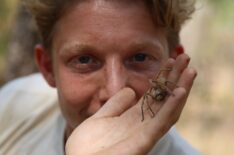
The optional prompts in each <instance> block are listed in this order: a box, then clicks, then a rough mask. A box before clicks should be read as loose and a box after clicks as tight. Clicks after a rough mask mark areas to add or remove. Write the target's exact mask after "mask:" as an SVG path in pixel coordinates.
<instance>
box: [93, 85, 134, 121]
mask: <svg viewBox="0 0 234 155" xmlns="http://www.w3.org/2000/svg"><path fill="white" fill-rule="evenodd" d="M135 97H136V94H135V92H134V91H133V90H132V89H130V88H124V89H122V90H120V91H119V92H118V93H117V94H115V95H114V96H112V97H111V98H110V99H109V100H108V101H107V102H106V103H105V104H104V105H103V106H102V107H101V109H99V110H98V112H97V113H96V114H94V115H93V117H114V116H119V115H121V114H122V113H123V112H124V111H126V110H127V109H128V108H129V107H131V106H132V105H133V102H134V101H135V99H136V98H135ZM135 102H136V101H135Z"/></svg>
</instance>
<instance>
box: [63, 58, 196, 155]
mask: <svg viewBox="0 0 234 155" xmlns="http://www.w3.org/2000/svg"><path fill="white" fill-rule="evenodd" d="M188 63H189V57H188V56H187V55H186V54H182V55H180V56H178V57H177V59H176V60H174V59H169V60H168V62H167V63H166V64H165V66H164V67H172V70H171V71H169V72H168V73H164V74H163V75H162V76H163V77H164V78H166V79H167V80H168V81H170V82H172V83H175V84H176V85H177V86H178V87H176V88H174V90H173V92H172V93H173V95H170V96H169V97H168V99H166V101H165V103H163V104H162V103H156V102H155V101H154V103H152V104H150V107H151V108H152V110H153V111H154V113H155V117H151V116H150V115H149V114H148V112H147V111H146V110H144V116H145V117H144V121H141V119H142V113H141V105H142V101H143V99H140V101H138V102H137V104H135V103H136V101H135V100H136V99H135V92H134V91H133V90H132V89H130V88H124V89H122V90H121V91H120V92H118V93H117V94H116V95H114V96H113V97H112V98H110V99H109V100H108V101H107V103H106V104H104V105H103V107H102V108H101V109H100V110H99V111H98V112H97V113H96V114H95V115H93V116H92V117H90V118H88V119H87V120H85V121H84V122H83V123H82V124H81V125H79V126H78V127H77V128H76V129H75V130H74V131H73V133H72V134H71V136H70V137H69V139H68V141H67V144H66V154H67V155H91V154H92V155H93V154H101V155H103V154H108V155H111V154H123V155H125V154H126V155H138V154H147V153H148V152H150V150H151V149H152V147H153V146H154V145H155V143H156V142H157V141H158V140H159V139H160V138H161V137H162V136H163V135H164V134H165V133H166V132H167V131H168V130H169V129H170V128H171V127H172V126H173V125H174V124H175V123H176V122H177V120H178V119H179V117H180V114H181V112H182V110H183V107H184V105H185V103H186V100H187V97H188V95H189V92H190V89H191V87H192V85H193V81H194V79H195V77H196V71H195V70H194V69H192V68H188Z"/></svg>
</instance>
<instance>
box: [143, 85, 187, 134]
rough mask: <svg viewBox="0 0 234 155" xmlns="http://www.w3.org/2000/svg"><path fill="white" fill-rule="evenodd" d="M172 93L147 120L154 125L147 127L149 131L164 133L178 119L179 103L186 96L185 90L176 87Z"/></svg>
mask: <svg viewBox="0 0 234 155" xmlns="http://www.w3.org/2000/svg"><path fill="white" fill-rule="evenodd" d="M173 93H174V95H173V96H170V97H169V98H168V100H167V101H166V102H165V104H163V105H162V107H161V108H160V110H159V111H158V113H157V114H156V116H155V117H154V118H152V119H149V120H147V121H148V122H151V123H149V124H152V125H153V126H154V127H152V126H151V127H149V128H150V130H152V131H151V132H155V130H156V131H157V132H158V133H161V134H165V133H166V132H167V131H168V130H169V129H170V128H171V127H172V126H173V125H174V124H175V122H176V121H177V120H178V119H179V116H180V110H178V108H181V107H182V106H180V105H181V104H183V101H184V98H185V97H186V90H185V89H184V88H182V87H178V88H176V89H174V91H173Z"/></svg>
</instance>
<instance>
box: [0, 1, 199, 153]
mask: <svg viewBox="0 0 234 155" xmlns="http://www.w3.org/2000/svg"><path fill="white" fill-rule="evenodd" d="M27 4H28V7H29V8H30V10H31V12H32V14H33V15H34V16H35V19H36V22H37V25H38V28H39V32H40V34H41V36H42V40H43V43H42V44H40V45H37V46H36V48H35V57H36V62H37V64H38V67H39V69H40V71H41V73H42V75H43V77H44V78H45V80H46V81H47V83H48V84H49V85H50V86H51V87H55V88H57V94H58V102H59V107H60V109H61V113H60V111H59V110H58V108H57V107H56V105H57V104H56V95H55V94H54V93H55V92H54V90H49V88H47V86H46V85H45V84H44V83H43V80H42V78H41V77H40V75H34V76H31V77H27V78H24V79H21V80H20V81H19V80H18V81H16V82H14V83H13V84H9V85H8V86H6V87H5V88H3V90H2V92H1V98H3V96H6V94H9V92H11V91H12V89H14V91H15V89H16V88H15V87H17V91H15V93H12V94H13V96H10V97H7V99H5V101H4V103H3V105H1V107H3V108H2V109H3V110H2V111H1V113H0V114H1V116H3V117H1V118H3V121H4V123H3V124H4V125H3V127H2V128H1V130H0V132H1V133H3V135H4V136H3V137H1V142H0V145H1V146H2V147H1V148H2V149H1V151H2V152H3V153H4V154H16V153H17V154H33V155H34V154H35V155H37V154H51V155H53V154H56V155H57V154H64V150H63V149H64V147H65V144H66V149H65V150H66V154H67V155H79V154H85V155H89V154H121V155H122V154H124V155H125V154H126V155H128V154H129V155H135V154H148V153H150V152H151V153H152V154H159V155H164V154H168V155H169V154H173V155H183V154H198V153H197V152H196V151H195V150H193V149H192V148H191V147H190V146H189V145H188V144H187V143H186V142H184V141H183V140H182V139H181V138H180V137H179V136H178V135H177V134H176V132H175V131H174V129H172V130H170V128H171V127H172V126H173V125H174V124H175V123H176V121H177V120H178V119H179V116H180V114H181V111H182V109H183V107H184V104H185V103H186V99H187V97H188V95H189V91H190V89H191V87H192V84H193V81H194V79H195V77H196V71H195V70H194V69H192V68H189V67H188V64H189V59H190V58H189V57H188V56H187V55H186V54H181V51H179V50H178V49H179V48H181V46H180V45H179V31H180V28H181V25H182V24H183V23H184V21H185V20H186V19H188V18H189V17H190V14H191V13H192V12H193V10H194V8H193V5H192V4H191V2H190V1H175V0H174V1H172V0H166V1H160V0H154V1H150V0H149V1H143V0H136V1H132V0H73V1H65V0H60V1H56V0H55V1H52V0H47V1H43V0H38V1H28V2H27ZM157 73H158V76H157V77H156V79H154V78H155V75H157ZM159 73H160V74H159ZM149 79H154V80H156V81H157V80H160V81H163V82H160V86H159V85H158V84H156V85H155V86H154V88H159V87H160V90H159V93H162V92H164V93H165V94H166V95H164V96H163V97H162V99H160V100H158V99H156V92H157V91H158V90H157V91H155V90H154V88H153V91H148V93H146V92H147V90H148V89H149V88H150V87H151V83H150V82H149ZM35 83H36V84H35ZM38 83H39V86H35V85H37V84H38ZM26 85H31V87H29V88H27V89H25V88H24V86H26ZM43 91H45V92H44V93H43ZM47 91H48V92H47ZM142 96H145V97H143V98H142ZM20 99H21V100H20ZM19 102H20V103H19ZM19 104H22V105H21V106H23V107H21V106H20V105H19ZM17 106H20V107H17ZM15 107H17V109H13V108H15ZM21 108H22V109H23V108H25V109H23V110H22V109H21ZM6 120H7V121H6ZM169 130H170V131H169ZM168 131H169V132H168Z"/></svg>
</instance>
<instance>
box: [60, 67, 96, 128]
mask: <svg viewBox="0 0 234 155" xmlns="http://www.w3.org/2000/svg"><path fill="white" fill-rule="evenodd" d="M56 77H57V80H56V81H57V83H56V84H57V89H58V95H59V103H60V107H61V110H62V112H63V114H64V116H65V118H66V119H67V121H68V123H69V124H70V126H72V127H76V126H77V125H78V124H79V123H81V122H82V121H83V120H84V119H85V118H86V117H87V116H86V115H85V114H84V113H82V111H83V110H84V109H85V108H86V107H87V106H89V104H90V103H92V100H93V98H94V97H95V96H94V92H95V90H96V86H95V85H94V84H93V83H92V82H91V81H90V80H88V79H83V78H82V77H79V76H78V75H76V74H75V73H71V72H66V71H65V70H63V71H62V70H61V71H60V72H58V74H57V75H56Z"/></svg>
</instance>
